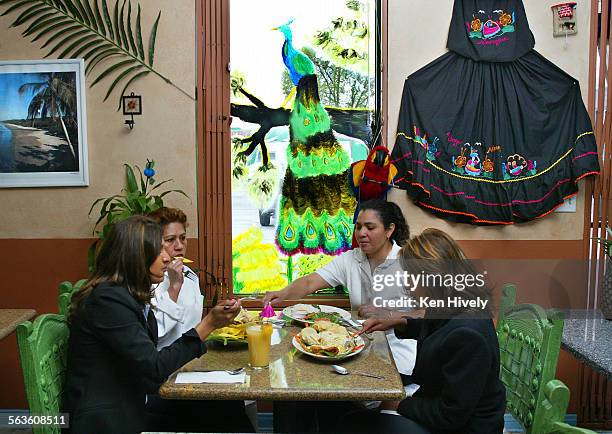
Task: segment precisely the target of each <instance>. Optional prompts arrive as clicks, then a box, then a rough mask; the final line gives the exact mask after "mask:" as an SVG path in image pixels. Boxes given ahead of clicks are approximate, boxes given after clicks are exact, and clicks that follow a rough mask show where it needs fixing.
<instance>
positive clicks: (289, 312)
mask: <svg viewBox="0 0 612 434" xmlns="http://www.w3.org/2000/svg"><path fill="white" fill-rule="evenodd" d="M316 306H319V311H320V312H325V313H337V314H338V315H340V317H342V318H343V319H345V320H350V319H351V313H350V312H347V311H346V310H344V309H340V308H339V307H335V306H328V305H326V304H318V305H316ZM283 315H285V316H286V317H287V318H290V319H292V320H295V321H300V322H303V323H306V324H312V323H314V321H311V320H305V319H304V316H306V315H307V314H301V313H295V312H294V311H293V306H287V307H286V308H284V309H283Z"/></svg>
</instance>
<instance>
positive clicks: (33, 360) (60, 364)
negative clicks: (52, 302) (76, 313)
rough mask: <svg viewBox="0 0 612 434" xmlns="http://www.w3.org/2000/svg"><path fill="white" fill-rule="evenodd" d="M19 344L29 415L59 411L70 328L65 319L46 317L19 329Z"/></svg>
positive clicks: (51, 432) (39, 432)
mask: <svg viewBox="0 0 612 434" xmlns="http://www.w3.org/2000/svg"><path fill="white" fill-rule="evenodd" d="M16 332H17V344H18V346H19V358H20V359H21V370H22V371H23V381H24V383H25V389H26V397H27V399H28V405H29V407H30V412H31V413H32V414H37V415H57V414H58V413H59V411H60V405H61V398H62V389H63V384H64V374H65V371H66V362H67V356H68V335H69V330H68V324H67V323H66V319H65V317H64V316H63V315H56V314H51V313H49V314H43V315H40V316H39V317H37V318H36V319H35V320H34V323H31V322H30V321H26V322H24V323H21V324H19V325H18V326H17V330H16ZM33 432H34V434H55V433H58V434H59V432H60V429H59V428H54V427H34V428H33Z"/></svg>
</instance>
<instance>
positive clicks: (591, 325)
mask: <svg viewBox="0 0 612 434" xmlns="http://www.w3.org/2000/svg"><path fill="white" fill-rule="evenodd" d="M561 345H562V347H563V348H564V349H566V350H567V351H569V352H570V353H571V354H573V355H574V356H575V357H576V358H577V359H578V360H580V361H583V362H584V363H585V364H587V365H588V366H590V367H591V368H592V369H595V370H597V371H599V372H601V373H602V374H604V375H607V377H608V379H610V380H612V321H609V320H606V319H605V318H604V317H603V315H602V314H601V312H600V311H581V312H572V314H571V315H568V316H567V317H566V319H565V326H564V328H563V337H562V338H561Z"/></svg>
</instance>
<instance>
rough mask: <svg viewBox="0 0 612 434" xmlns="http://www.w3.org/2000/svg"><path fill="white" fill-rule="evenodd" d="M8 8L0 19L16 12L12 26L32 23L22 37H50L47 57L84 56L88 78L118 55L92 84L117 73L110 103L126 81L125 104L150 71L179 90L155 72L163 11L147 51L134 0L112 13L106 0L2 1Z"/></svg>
mask: <svg viewBox="0 0 612 434" xmlns="http://www.w3.org/2000/svg"><path fill="white" fill-rule="evenodd" d="M3 7H5V8H6V9H5V10H4V11H2V14H1V15H7V14H11V13H16V14H17V17H16V18H15V20H14V21H13V22H12V24H11V26H12V27H18V26H20V25H24V24H26V25H27V27H26V28H25V30H23V31H22V34H23V36H27V37H31V38H32V41H33V42H34V41H37V40H41V39H43V38H46V40H45V43H44V44H43V45H42V47H41V48H43V49H46V48H47V47H52V48H51V49H50V51H49V52H48V53H47V55H46V56H45V57H49V56H51V55H53V54H54V53H59V55H58V57H59V58H64V57H69V58H77V57H81V56H82V57H83V58H84V59H85V61H86V63H87V67H86V70H85V72H86V74H87V75H90V74H92V73H93V72H94V70H95V69H96V67H100V68H101V66H99V65H101V63H102V61H105V60H109V59H111V58H113V57H116V58H117V59H116V60H114V61H112V62H104V69H103V70H101V71H100V72H99V73H98V74H97V77H96V78H95V79H94V80H93V81H92V84H91V86H93V85H95V84H97V83H98V82H100V81H101V80H103V79H104V78H107V77H108V76H109V75H111V74H115V76H114V78H113V79H112V80H111V81H110V82H109V85H108V90H107V92H106V96H105V98H104V99H105V100H106V99H107V98H108V97H109V96H110V95H111V94H112V93H113V91H114V90H115V89H116V88H117V86H118V85H119V84H120V83H127V84H125V85H124V86H123V90H122V94H121V95H119V101H121V96H123V93H124V92H125V91H126V90H127V86H128V85H129V84H131V83H133V82H134V81H135V80H137V79H140V78H142V77H144V76H145V75H147V74H149V73H151V72H152V73H154V74H155V75H157V76H159V77H160V78H162V79H163V80H164V81H165V82H167V83H169V84H171V85H173V86H175V87H177V86H176V85H174V84H173V83H172V81H170V80H169V79H168V78H166V77H164V76H163V75H162V74H160V73H159V72H158V71H156V70H155V69H153V62H154V59H155V42H156V38H157V30H158V26H159V21H160V18H161V11H160V12H159V13H158V15H157V18H156V20H155V22H154V23H153V26H152V27H151V31H150V33H149V46H148V50H145V47H144V44H143V28H142V21H141V7H140V4H138V7H137V13H136V14H135V15H136V18H135V20H134V19H133V16H132V3H131V0H123V1H122V2H121V3H120V1H119V0H115V4H114V8H113V11H112V15H111V11H110V10H109V7H108V4H107V0H0V8H3ZM134 11H135V12H136V9H134ZM177 89H179V90H181V91H182V92H183V93H185V94H186V95H188V96H191V95H189V94H187V92H185V91H184V90H182V89H180V88H178V87H177Z"/></svg>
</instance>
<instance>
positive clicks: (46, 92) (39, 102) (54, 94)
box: [18, 72, 77, 158]
mask: <svg viewBox="0 0 612 434" xmlns="http://www.w3.org/2000/svg"><path fill="white" fill-rule="evenodd" d="M41 75H42V77H43V78H42V80H41V81H38V82H32V83H24V84H22V85H21V86H20V87H19V90H18V92H19V94H20V95H23V94H24V93H26V92H31V93H32V94H33V96H32V100H31V101H30V104H29V106H28V119H32V127H33V126H34V123H35V121H36V117H37V116H38V117H40V119H44V118H48V117H51V118H53V119H55V120H56V121H57V122H58V123H59V124H60V125H61V126H62V130H63V131H64V136H65V137H66V141H67V142H68V146H70V152H72V156H73V157H74V158H76V154H75V152H74V149H73V147H72V142H71V141H70V135H69V134H68V130H67V128H66V123H68V124H69V126H70V127H71V128H74V127H76V108H77V106H76V80H75V76H74V73H71V72H48V73H44V74H41Z"/></svg>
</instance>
